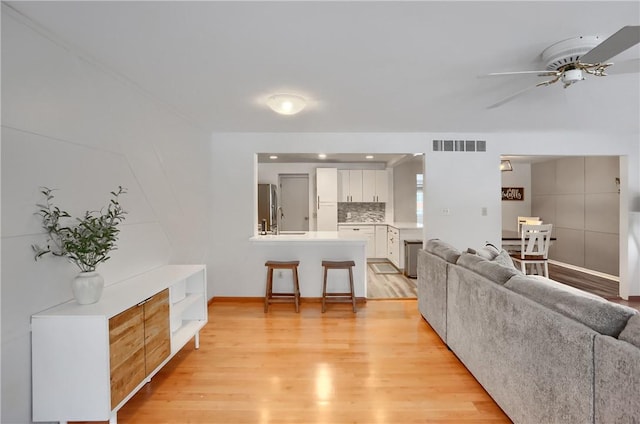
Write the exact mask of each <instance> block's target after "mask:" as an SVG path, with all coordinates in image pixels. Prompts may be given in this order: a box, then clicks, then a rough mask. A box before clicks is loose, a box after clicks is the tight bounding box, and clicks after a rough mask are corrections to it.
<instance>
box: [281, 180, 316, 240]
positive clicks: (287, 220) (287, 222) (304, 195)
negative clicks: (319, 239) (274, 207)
mask: <svg viewBox="0 0 640 424" xmlns="http://www.w3.org/2000/svg"><path fill="white" fill-rule="evenodd" d="M279 177H280V205H279V206H280V208H281V209H280V211H279V213H280V231H309V175H307V174H280V175H279Z"/></svg>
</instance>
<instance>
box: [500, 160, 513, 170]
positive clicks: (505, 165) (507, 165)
mask: <svg viewBox="0 0 640 424" xmlns="http://www.w3.org/2000/svg"><path fill="white" fill-rule="evenodd" d="M500 171H502V172H505V171H513V167H512V166H511V161H510V160H501V161H500Z"/></svg>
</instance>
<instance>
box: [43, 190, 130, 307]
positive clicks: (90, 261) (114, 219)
mask: <svg viewBox="0 0 640 424" xmlns="http://www.w3.org/2000/svg"><path fill="white" fill-rule="evenodd" d="M41 193H42V194H43V195H44V197H45V203H42V204H41V203H38V204H36V206H38V208H39V210H38V212H37V213H36V214H37V215H39V216H40V217H41V218H42V228H44V230H45V231H46V234H47V242H46V245H45V246H40V245H37V244H34V245H32V246H31V247H32V249H33V251H34V252H35V260H36V261H37V260H38V258H40V257H42V256H44V255H46V254H51V255H53V256H59V257H65V258H67V259H68V260H69V261H70V262H71V263H74V264H76V265H77V266H78V268H80V273H79V274H78V276H77V277H76V278H75V279H74V280H73V282H72V285H71V287H72V290H73V295H74V296H75V298H76V300H77V301H78V303H80V304H90V303H95V302H97V301H98V300H99V299H100V296H101V295H102V289H103V287H104V279H103V278H102V276H101V275H100V274H98V273H97V272H96V267H97V266H98V265H99V264H101V263H102V262H105V261H107V260H108V259H109V258H110V257H109V252H111V251H112V250H115V249H116V242H117V240H118V234H119V233H120V229H119V228H118V225H119V224H121V223H122V221H124V218H125V214H126V212H125V211H124V209H122V206H121V205H120V202H119V196H120V195H121V194H124V193H126V189H124V188H122V187H120V186H119V187H118V190H117V191H112V192H111V196H112V197H111V201H110V202H109V205H108V206H107V207H106V208H102V209H100V210H99V211H86V212H85V213H84V215H83V216H82V217H81V218H73V217H72V216H71V215H70V214H69V213H68V212H67V211H65V210H62V209H60V208H59V207H57V206H55V205H54V204H53V199H54V196H53V190H52V189H49V188H47V187H43V188H42V190H41Z"/></svg>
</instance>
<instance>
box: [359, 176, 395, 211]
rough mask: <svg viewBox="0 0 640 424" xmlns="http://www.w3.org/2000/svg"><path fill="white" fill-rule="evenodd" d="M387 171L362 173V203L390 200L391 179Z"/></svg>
mask: <svg viewBox="0 0 640 424" xmlns="http://www.w3.org/2000/svg"><path fill="white" fill-rule="evenodd" d="M388 175H389V174H388V173H387V170H386V169H380V170H368V169H365V170H364V171H362V201H363V202H381V203H385V202H387V201H388V200H389V195H388V192H389V177H388Z"/></svg>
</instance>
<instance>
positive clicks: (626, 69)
mask: <svg viewBox="0 0 640 424" xmlns="http://www.w3.org/2000/svg"><path fill="white" fill-rule="evenodd" d="M606 73H607V75H618V74H635V73H640V59H630V60H622V61H620V62H616V63H614V64H613V65H611V66H610V67H608V68H607V70H606Z"/></svg>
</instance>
